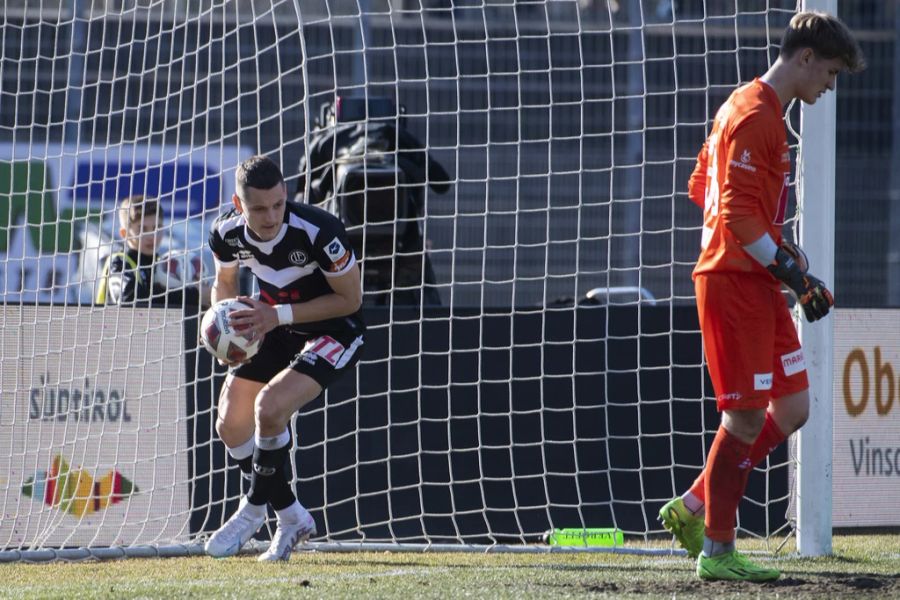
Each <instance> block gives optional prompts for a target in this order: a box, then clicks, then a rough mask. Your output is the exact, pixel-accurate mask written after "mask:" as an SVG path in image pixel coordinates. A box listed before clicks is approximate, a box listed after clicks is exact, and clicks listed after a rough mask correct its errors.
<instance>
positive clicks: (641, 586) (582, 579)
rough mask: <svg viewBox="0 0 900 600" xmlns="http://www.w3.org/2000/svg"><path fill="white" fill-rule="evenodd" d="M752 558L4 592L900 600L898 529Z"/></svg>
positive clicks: (110, 582) (409, 561)
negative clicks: (713, 563) (706, 575)
mask: <svg viewBox="0 0 900 600" xmlns="http://www.w3.org/2000/svg"><path fill="white" fill-rule="evenodd" d="M738 546H739V548H741V549H747V548H752V547H753V543H752V542H748V541H744V540H741V541H739V543H738ZM754 559H756V560H759V561H760V562H763V563H766V564H770V565H774V566H776V567H777V568H779V569H781V570H782V572H783V575H782V577H781V579H780V580H778V581H776V582H774V583H768V584H745V583H739V584H736V583H726V582H715V583H704V582H701V581H700V580H699V579H697V577H696V575H695V574H694V563H693V561H691V560H689V559H687V558H685V557H683V556H636V555H616V554H605V553H604V554H598V553H584V554H557V553H553V554H549V553H541V554H500V553H477V554H475V553H469V554H461V553H408V552H379V553H374V552H353V553H346V552H342V553H331V552H297V553H295V554H294V556H293V558H292V559H291V561H290V562H289V563H287V564H260V563H258V562H257V561H256V557H255V556H253V555H245V556H240V557H236V558H230V559H223V560H215V559H211V558H207V557H192V558H168V559H127V560H117V561H105V562H99V561H81V562H71V563H67V562H52V563H38V564H34V563H30V564H29V563H12V564H2V565H0V581H2V586H0V597H3V598H66V599H72V598H238V599H241V600H249V599H251V598H252V599H257V598H287V597H309V598H329V599H331V598H462V597H474V598H569V597H579V598H584V597H594V598H622V597H653V598H662V597H665V598H673V597H675V598H716V599H717V600H718V599H724V598H763V597H765V598H779V597H780V598H791V599H792V600H793V599H798V598H817V599H819V600H821V599H822V598H835V597H847V598H850V597H853V598H856V597H860V596H868V597H900V575H898V572H900V535H866V536H861V535H860V536H856V535H854V536H847V535H844V536H836V537H835V539H834V556H831V557H828V558H816V559H802V558H798V557H796V556H793V555H790V554H788V555H784V556H772V555H771V554H756V555H754Z"/></svg>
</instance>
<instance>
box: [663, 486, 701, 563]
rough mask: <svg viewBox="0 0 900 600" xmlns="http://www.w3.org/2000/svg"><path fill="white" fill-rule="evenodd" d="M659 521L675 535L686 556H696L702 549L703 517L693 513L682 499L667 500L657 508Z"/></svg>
mask: <svg viewBox="0 0 900 600" xmlns="http://www.w3.org/2000/svg"><path fill="white" fill-rule="evenodd" d="M659 521H660V523H662V524H663V527H665V528H666V529H668V530H669V532H670V533H671V534H672V535H674V536H675V539H676V540H678V543H679V544H681V547H682V548H684V549H685V550H687V553H688V556H690V557H691V558H697V557H698V556H700V551H701V550H703V535H704V533H705V526H704V523H703V517H698V516H696V515H694V514H693V513H692V512H691V511H689V510H688V509H687V507H686V506H685V505H684V500H682V499H681V498H675V499H674V500H669V501H668V502H666V504H665V505H664V506H663V507H662V508H661V509H659Z"/></svg>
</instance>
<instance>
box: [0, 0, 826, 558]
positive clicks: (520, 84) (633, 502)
mask: <svg viewBox="0 0 900 600" xmlns="http://www.w3.org/2000/svg"><path fill="white" fill-rule="evenodd" d="M747 4H748V5H752V6H745V5H744V3H742V2H734V1H733V0H707V1H704V2H699V1H696V2H688V1H671V0H618V1H617V2H613V1H612V0H534V1H525V2H522V1H514V0H487V1H483V0H464V1H460V2H450V0H398V1H393V0H390V1H389V0H252V1H246V2H245V1H233V0H204V1H203V2H197V3H194V2H184V1H181V0H105V1H94V2H88V1H83V0H40V1H36V0H27V1H26V0H9V1H7V2H5V3H4V6H3V8H0V18H2V19H3V23H4V24H3V28H2V35H0V44H2V53H0V105H2V107H3V110H2V111H0V456H2V457H3V458H0V503H2V506H0V509H2V514H3V518H2V520H0V562H2V561H10V560H21V559H30V560H43V559H53V558H80V557H87V556H94V557H101V558H105V557H118V556H160V555H163V556H169V555H185V554H195V553H200V552H202V550H201V549H202V542H203V540H204V539H205V537H206V536H208V535H209V534H210V533H211V531H214V530H215V529H216V528H217V527H218V526H219V525H221V523H222V522H223V520H224V519H226V518H227V517H228V516H229V514H230V512H231V511H233V510H234V508H235V507H236V504H237V499H238V497H239V495H240V491H241V486H242V482H241V479H240V477H239V475H238V471H237V467H236V465H234V464H233V463H232V462H231V461H230V459H227V458H226V451H225V448H224V446H223V445H222V443H221V442H220V441H219V439H218V436H217V434H216V433H215V429H214V423H215V417H216V411H215V403H216V395H217V393H218V390H219V388H220V386H221V384H222V381H223V378H224V373H223V371H222V370H221V368H218V367H216V366H215V365H214V364H213V361H212V359H211V358H210V357H209V356H208V355H207V354H206V353H205V352H204V351H203V350H202V349H198V347H197V321H198V318H199V316H200V315H201V313H202V308H200V307H198V306H193V305H190V304H188V305H185V306H182V305H180V304H179V303H178V302H177V301H176V300H175V299H174V298H175V297H174V296H169V295H166V294H160V295H158V296H156V297H155V298H154V301H153V302H152V303H142V304H141V305H140V306H138V307H127V306H104V305H101V304H98V303H97V302H95V299H96V296H97V291H98V288H99V287H100V285H101V282H102V281H103V266H104V263H105V260H106V258H107V257H108V256H109V255H110V254H111V253H112V252H113V251H115V250H117V249H119V247H120V244H121V240H120V237H119V224H118V222H117V220H116V219H117V212H116V207H117V205H118V203H119V202H120V201H121V200H122V199H123V198H125V197H127V196H131V195H143V196H146V197H152V198H156V199H158V200H159V202H160V206H161V208H162V211H163V213H164V217H165V219H164V221H165V225H164V234H163V236H162V243H161V246H160V248H159V250H160V256H159V257H158V258H157V262H156V263H154V264H153V265H151V271H152V273H153V275H152V278H153V280H154V281H155V282H157V283H159V284H160V285H162V286H163V287H167V289H168V290H170V291H172V290H181V291H183V290H184V289H185V287H186V286H187V287H191V286H194V285H196V283H197V281H201V282H204V283H206V284H208V283H209V282H210V280H211V272H212V270H211V269H212V257H211V255H210V253H209V250H208V248H207V247H206V236H207V233H208V230H209V227H210V225H211V223H212V222H213V220H214V219H215V218H216V217H217V216H218V215H219V214H220V213H221V212H223V211H224V210H226V209H227V208H228V207H229V206H230V204H231V196H232V194H233V191H234V170H235V167H236V166H237V164H238V162H239V161H240V160H241V159H243V158H246V157H248V156H250V155H251V154H254V153H262V154H266V155H268V156H270V157H272V158H273V159H274V160H276V162H278V163H279V164H280V166H281V167H282V170H283V172H284V174H285V178H286V184H287V186H288V191H289V195H290V196H291V197H292V198H294V197H295V194H296V199H298V200H299V201H308V202H314V203H318V204H320V205H321V206H323V207H325V208H326V209H328V210H331V211H332V212H334V213H335V214H336V215H338V216H339V217H340V218H341V219H342V220H343V221H344V223H345V225H346V226H347V228H348V232H349V235H350V237H351V241H352V242H353V244H354V246H355V248H356V250H357V253H358V255H359V256H360V258H361V259H362V261H361V264H362V265H363V268H362V271H363V285H364V303H365V305H364V309H365V313H364V314H365V318H366V321H367V325H368V332H367V334H366V344H365V347H364V353H363V358H362V360H361V362H360V363H359V366H358V367H357V368H356V369H355V370H354V372H353V373H352V374H348V375H346V376H345V377H344V378H343V379H341V380H340V381H338V382H337V383H336V384H335V385H334V386H332V387H331V388H329V390H328V392H327V393H326V394H325V396H324V397H323V398H320V399H318V400H316V401H315V402H313V403H311V404H310V405H309V406H308V407H305V408H304V410H303V411H302V412H301V413H300V414H299V415H298V416H297V418H295V420H294V422H293V428H294V434H295V435H294V440H295V442H294V449H293V450H294V451H293V452H292V454H291V463H292V471H293V477H294V480H293V483H294V486H295V490H296V491H297V493H298V496H299V499H300V501H301V502H303V503H304V505H305V506H307V508H309V509H310V511H311V512H312V514H313V516H314V518H315V519H316V522H317V526H318V530H319V536H318V537H317V538H315V539H313V540H312V541H311V546H312V547H315V548H320V549H329V550H346V549H360V548H361V549H366V548H368V549H397V550H401V549H410V548H415V549H440V550H450V551H453V550H471V549H476V548H477V549H480V550H484V549H498V550H507V551H550V550H553V551H560V550H563V551H565V550H568V549H570V548H565V547H559V546H548V545H547V544H545V543H544V537H543V536H544V533H545V532H547V531H548V530H552V529H565V528H575V529H586V528H616V529H618V530H620V531H622V532H623V533H624V535H625V545H624V547H614V548H606V547H603V548H597V547H593V548H588V549H592V550H600V551H610V550H612V551H624V552H635V551H640V552H648V553H657V552H670V551H675V550H673V548H672V547H671V546H670V545H669V544H668V538H667V537H666V536H665V532H664V531H663V529H662V527H661V526H660V525H659V523H658V522H657V521H656V515H657V513H658V510H659V508H660V507H661V506H662V504H663V503H664V502H666V501H668V500H669V499H671V498H672V497H674V496H675V495H676V494H680V493H682V492H683V491H684V490H685V489H686V488H687V487H688V486H689V485H690V483H691V482H692V480H693V478H694V477H696V476H697V474H699V472H700V470H701V469H702V467H703V463H704V460H705V455H706V452H707V450H708V446H709V443H710V441H711V439H712V436H713V435H714V432H715V430H716V428H717V426H718V416H717V414H716V412H715V403H714V402H713V401H712V397H713V396H714V394H713V392H712V389H711V387H710V385H709V381H708V378H707V376H706V375H705V365H704V361H703V355H702V347H701V341H700V336H699V331H698V327H697V318H696V310H695V308H694V292H693V284H692V282H691V270H692V268H693V265H694V261H695V260H696V256H697V252H698V248H699V240H700V229H701V215H700V211H699V210H698V209H697V207H696V206H695V205H693V204H692V203H691V202H690V200H688V198H687V194H686V191H687V190H686V184H687V179H688V176H689V174H690V172H691V170H692V168H693V166H694V162H695V157H696V154H697V152H698V150H699V148H700V146H701V144H702V142H703V140H704V139H705V136H706V134H707V132H708V129H709V126H710V124H711V121H712V118H713V115H714V112H715V110H716V109H717V108H718V106H719V105H720V104H721V103H722V102H723V101H724V100H725V99H726V98H727V95H728V94H729V93H730V92H731V90H732V89H733V88H734V87H735V86H737V85H739V84H741V83H743V82H746V81H749V80H750V79H752V78H753V77H754V76H756V75H758V74H760V73H761V72H763V71H764V70H765V69H766V68H767V66H768V65H770V64H771V62H772V61H773V60H774V59H775V56H776V52H777V46H778V43H779V41H780V35H781V32H782V31H783V28H784V26H785V25H786V24H787V22H788V20H789V19H790V17H791V15H792V14H793V13H795V12H796V11H797V10H798V9H799V8H800V4H801V3H800V2H799V1H798V0H768V1H767V2H758V3H747ZM802 4H803V6H805V7H806V8H822V9H824V10H828V11H830V12H836V10H837V6H836V4H837V2H836V0H817V1H815V2H814V1H812V0H808V1H806V2H803V3H802ZM363 123H368V125H367V126H364V125H363ZM801 132H802V133H801V135H800V138H796V137H795V139H793V140H792V154H793V155H794V156H795V157H797V158H798V163H797V168H796V179H795V181H796V183H797V186H796V192H797V194H796V195H797V204H798V210H797V215H796V216H795V217H794V218H793V219H792V220H791V226H793V227H795V230H796V231H799V235H800V240H801V243H802V244H803V245H804V247H805V248H806V250H807V252H808V254H809V255H810V258H811V260H812V261H814V262H815V264H816V265H822V266H823V268H818V267H817V274H818V273H819V272H821V274H822V277H823V279H825V280H826V281H833V231H834V224H833V219H834V217H833V199H834V190H833V163H834V99H833V95H829V96H826V97H825V98H823V99H822V101H820V102H819V103H818V104H817V105H816V106H815V107H812V109H809V108H806V107H804V108H803V109H802V119H801ZM799 139H803V140H804V144H803V146H802V151H800V144H799ZM808 164H809V165H815V176H814V177H806V175H807V173H808V172H809V171H808V170H806V168H805V167H806V165H808ZM828 165H832V166H831V167H829V166H828ZM805 198H810V199H811V200H810V201H809V202H808V203H805V202H804V199H805ZM801 217H802V220H801ZM163 254H165V258H163ZM826 265H827V266H826ZM243 284H244V285H245V288H244V289H245V291H247V292H248V293H252V292H253V285H252V281H251V279H250V278H249V277H247V278H245V280H244V281H243ZM151 304H152V305H151ZM830 327H831V326H830V324H829V323H828V322H827V321H826V325H820V326H817V327H816V328H807V327H802V326H801V332H802V335H803V340H804V346H805V348H806V352H807V353H808V355H809V356H810V360H808V364H809V368H810V380H811V383H812V385H813V391H814V395H815V402H816V406H815V408H814V410H813V416H812V418H811V420H810V423H808V424H807V426H806V429H804V433H803V435H802V436H801V437H800V439H799V446H798V447H799V450H798V453H797V456H796V457H792V456H791V452H789V451H788V449H787V448H782V449H779V450H778V451H776V452H775V453H774V454H773V455H772V456H771V457H770V458H769V459H767V460H766V461H765V462H764V463H763V464H761V465H760V466H759V467H758V468H757V469H756V471H755V472H754V473H753V474H752V476H751V481H750V485H749V487H748V494H747V498H746V500H745V501H744V503H743V504H742V505H741V509H740V514H739V526H740V531H741V534H742V535H746V536H752V537H755V538H761V539H765V540H767V541H771V543H772V547H775V546H778V545H779V544H781V543H782V542H783V540H784V538H786V537H789V536H790V535H791V534H792V533H793V532H794V531H795V530H796V532H797V534H798V542H799V550H800V552H801V553H803V554H823V553H828V552H830V540H831V537H830V536H831V520H830V519H831V512H830V507H831V506H830V497H831V496H830V494H831V490H830V465H831V458H830V451H831V449H830V436H831V421H830V414H831V405H830V403H831V387H830V385H831V383H830V382H831V376H830V372H831V346H830V344H831V329H830ZM826 449H827V450H828V451H827V452H826V451H825V450H826ZM795 458H796V461H795ZM794 467H799V475H798V476H797V485H795V484H794V481H793V478H794V472H795V470H794ZM823 474H824V475H823ZM826 500H827V501H826ZM795 506H796V509H797V510H796V516H797V519H798V521H795V520H794V515H793V512H792V511H793V509H794V507H795ZM267 536H268V531H267V530H265V529H264V531H263V532H261V534H260V535H259V536H257V537H258V542H257V544H256V545H254V546H253V548H256V549H258V548H259V547H262V546H264V545H265V544H266V539H267ZM583 549H584V548H583Z"/></svg>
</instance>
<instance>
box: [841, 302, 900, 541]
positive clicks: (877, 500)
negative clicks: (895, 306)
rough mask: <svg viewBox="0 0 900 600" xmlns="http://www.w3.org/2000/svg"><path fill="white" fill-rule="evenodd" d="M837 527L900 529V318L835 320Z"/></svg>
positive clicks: (863, 314) (882, 313)
mask: <svg viewBox="0 0 900 600" xmlns="http://www.w3.org/2000/svg"><path fill="white" fill-rule="evenodd" d="M834 319H835V321H834V471H833V473H834V488H833V505H832V506H833V510H832V521H833V524H834V526H835V527H869V526H889V525H891V526H892V525H900V504H898V503H897V501H896V499H897V498H900V311H898V310H890V309H884V310H874V309H843V310H838V311H835V316H834Z"/></svg>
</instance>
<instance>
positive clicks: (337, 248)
mask: <svg viewBox="0 0 900 600" xmlns="http://www.w3.org/2000/svg"><path fill="white" fill-rule="evenodd" d="M346 253H347V251H346V250H344V245H343V244H342V243H341V241H340V240H339V239H337V238H334V239H333V240H331V241H330V242H328V245H327V246H325V254H327V255H328V258H330V259H331V260H332V261H335V262H336V261H338V260H340V259H341V258H342V257H343V256H344V254H346Z"/></svg>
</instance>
